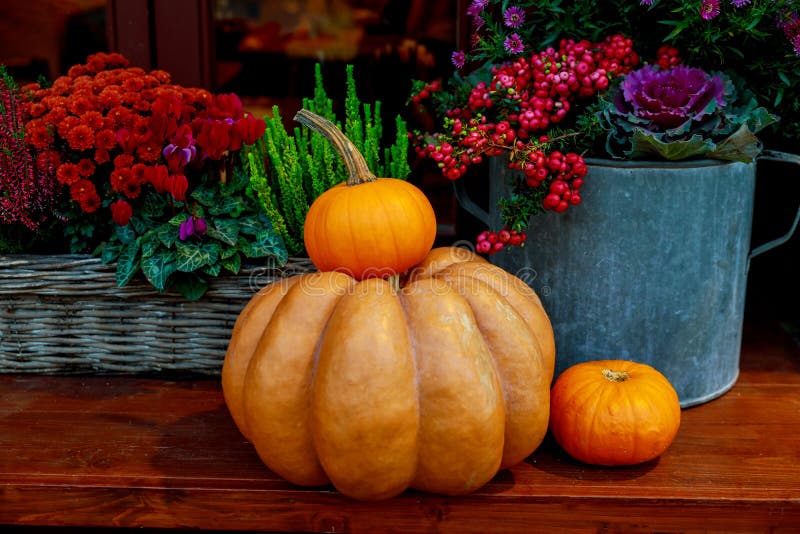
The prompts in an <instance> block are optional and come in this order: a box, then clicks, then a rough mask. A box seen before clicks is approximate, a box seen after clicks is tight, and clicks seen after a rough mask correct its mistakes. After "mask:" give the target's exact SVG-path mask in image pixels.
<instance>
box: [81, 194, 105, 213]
mask: <svg viewBox="0 0 800 534" xmlns="http://www.w3.org/2000/svg"><path fill="white" fill-rule="evenodd" d="M102 202H103V201H102V200H101V199H100V197H99V196H98V195H97V192H94V193H91V194H88V195H86V196H84V197H83V199H81V201H80V205H81V209H82V210H83V211H85V212H86V213H94V212H95V211H97V209H98V208H99V207H100V205H101V204H102Z"/></svg>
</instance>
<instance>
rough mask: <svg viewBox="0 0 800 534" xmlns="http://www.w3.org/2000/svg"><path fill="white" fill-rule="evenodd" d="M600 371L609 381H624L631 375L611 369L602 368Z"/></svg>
mask: <svg viewBox="0 0 800 534" xmlns="http://www.w3.org/2000/svg"><path fill="white" fill-rule="evenodd" d="M602 373H603V376H604V377H606V380H609V381H611V382H625V381H626V380H628V379H629V378H630V377H631V375H629V374H628V373H627V372H625V371H612V370H611V369H603V371H602Z"/></svg>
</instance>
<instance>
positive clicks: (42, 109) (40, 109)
mask: <svg viewBox="0 0 800 534" xmlns="http://www.w3.org/2000/svg"><path fill="white" fill-rule="evenodd" d="M45 113H47V106H45V105H44V104H42V103H41V102H30V104H29V105H28V114H29V115H30V116H31V117H41V116H42V115H44V114H45Z"/></svg>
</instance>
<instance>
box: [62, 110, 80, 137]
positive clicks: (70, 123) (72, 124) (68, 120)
mask: <svg viewBox="0 0 800 534" xmlns="http://www.w3.org/2000/svg"><path fill="white" fill-rule="evenodd" d="M80 124H81V120H80V119H79V118H78V117H73V116H72V115H68V116H66V117H64V118H63V119H61V121H60V122H58V123H56V129H57V130H58V135H60V136H61V138H62V139H66V138H67V136H68V135H69V133H70V132H71V131H72V129H73V128H76V127H77V126H80Z"/></svg>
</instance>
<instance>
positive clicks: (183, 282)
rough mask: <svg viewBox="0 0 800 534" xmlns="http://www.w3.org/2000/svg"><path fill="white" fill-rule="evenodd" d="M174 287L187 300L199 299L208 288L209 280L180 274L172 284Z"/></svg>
mask: <svg viewBox="0 0 800 534" xmlns="http://www.w3.org/2000/svg"><path fill="white" fill-rule="evenodd" d="M172 287H173V289H175V291H177V292H178V293H180V294H181V295H183V296H184V297H185V298H186V300H192V301H194V300H199V299H200V297H202V296H203V295H204V294H205V292H206V291H207V290H208V282H206V281H205V280H202V279H200V278H198V277H197V276H178V277H177V278H176V279H175V282H174V283H173V284H172Z"/></svg>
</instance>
